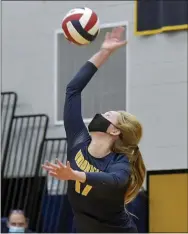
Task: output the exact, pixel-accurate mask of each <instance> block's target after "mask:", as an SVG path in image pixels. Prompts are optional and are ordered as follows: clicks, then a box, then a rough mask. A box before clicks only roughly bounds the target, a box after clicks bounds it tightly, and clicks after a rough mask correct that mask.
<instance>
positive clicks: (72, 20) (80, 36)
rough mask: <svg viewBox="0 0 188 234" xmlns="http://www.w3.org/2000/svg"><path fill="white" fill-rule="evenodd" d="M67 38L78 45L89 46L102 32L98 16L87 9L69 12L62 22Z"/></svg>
mask: <svg viewBox="0 0 188 234" xmlns="http://www.w3.org/2000/svg"><path fill="white" fill-rule="evenodd" d="M62 30H63V34H64V36H65V38H66V39H67V40H68V41H70V42H72V43H74V44H76V45H88V44H89V43H91V42H92V41H94V40H95V38H96V37H97V35H98V34H99V31H100V26H99V18H98V16H97V14H96V13H95V12H94V11H92V10H91V9H89V8H87V7H83V8H75V9H72V10H71V11H69V12H68V13H67V14H66V16H65V17H64V19H63V21H62Z"/></svg>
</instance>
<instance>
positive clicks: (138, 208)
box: [127, 191, 148, 233]
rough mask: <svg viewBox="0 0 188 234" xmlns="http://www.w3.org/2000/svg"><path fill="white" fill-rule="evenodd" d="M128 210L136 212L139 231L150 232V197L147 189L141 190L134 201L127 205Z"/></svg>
mask: <svg viewBox="0 0 188 234" xmlns="http://www.w3.org/2000/svg"><path fill="white" fill-rule="evenodd" d="M127 210H128V211H129V212H130V213H132V214H134V215H135V216H136V217H134V216H133V220H134V222H135V223H136V226H137V229H138V232H139V233H148V197H147V193H146V192H145V191H141V192H140V193H139V194H138V196H137V197H136V198H135V200H134V201H132V202H131V203H129V204H128V205H127Z"/></svg>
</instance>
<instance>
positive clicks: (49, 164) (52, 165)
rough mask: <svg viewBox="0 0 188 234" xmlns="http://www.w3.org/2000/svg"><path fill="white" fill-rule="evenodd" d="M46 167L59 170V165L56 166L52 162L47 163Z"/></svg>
mask: <svg viewBox="0 0 188 234" xmlns="http://www.w3.org/2000/svg"><path fill="white" fill-rule="evenodd" d="M45 165H46V166H48V167H52V168H54V169H57V168H59V165H57V164H54V163H50V162H46V163H45Z"/></svg>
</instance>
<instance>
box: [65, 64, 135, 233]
mask: <svg viewBox="0 0 188 234" xmlns="http://www.w3.org/2000/svg"><path fill="white" fill-rule="evenodd" d="M96 71H97V68H96V67H95V65H94V64H92V63H91V62H87V63H86V64H85V65H84V66H83V67H82V68H81V69H80V71H79V72H78V73H77V75H76V76H75V77H74V78H73V79H72V80H71V82H70V83H69V84H68V86H67V89H66V100H65V107H64V124H65V131H66V135H67V141H68V152H67V157H68V160H69V161H70V164H71V167H72V168H73V169H74V170H78V171H84V172H85V173H86V182H85V183H80V182H79V181H69V182H68V197H69V200H70V203H71V205H72V208H73V212H74V223H75V226H76V231H77V232H90V233H91V232H98V233H99V232H101V233H105V232H111V233H113V232H119V233H123V232H136V228H135V225H134V223H133V222H132V219H131V217H130V215H129V214H128V213H127V212H126V211H125V208H124V197H125V192H126V189H127V184H128V182H129V177H130V164H129V161H128V158H127V157H126V156H125V155H121V154H116V153H110V154H108V155H107V156H105V157H104V158H95V157H93V156H92V155H90V154H89V152H88V145H89V144H90V141H91V138H90V135H89V133H88V130H87V128H86V126H85V124H84V122H83V118H82V114H81V92H82V90H83V89H84V87H85V86H86V85H87V83H88V82H89V81H90V80H91V78H92V77H93V75H94V74H95V72H96Z"/></svg>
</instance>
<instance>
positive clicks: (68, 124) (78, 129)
mask: <svg viewBox="0 0 188 234" xmlns="http://www.w3.org/2000/svg"><path fill="white" fill-rule="evenodd" d="M109 56H110V52H109V51H108V50H103V49H102V50H100V51H99V52H98V53H96V54H95V55H94V56H93V57H92V58H91V59H90V60H89V61H88V62H86V63H85V65H84V66H83V67H82V68H81V69H80V70H79V72H78V73H77V74H76V75H75V77H74V78H73V79H72V80H71V81H70V83H69V84H68V85H67V88H66V97H65V106H64V126H65V131H66V136H67V141H68V149H71V148H73V147H75V146H76V145H77V144H79V143H82V142H84V141H87V139H89V134H88V131H87V129H86V126H85V124H84V122H83V118H82V113H81V92H82V91H83V89H84V88H85V86H86V85H87V84H88V83H89V81H90V80H91V78H92V77H93V76H94V74H95V73H96V71H97V70H98V68H99V67H100V66H101V65H102V64H103V63H104V62H105V61H106V60H107V59H108V57H109Z"/></svg>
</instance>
